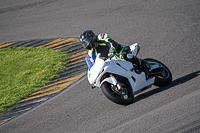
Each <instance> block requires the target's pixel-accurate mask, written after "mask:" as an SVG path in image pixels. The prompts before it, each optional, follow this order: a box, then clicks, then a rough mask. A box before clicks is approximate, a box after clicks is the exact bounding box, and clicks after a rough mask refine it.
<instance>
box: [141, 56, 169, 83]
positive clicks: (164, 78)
mask: <svg viewBox="0 0 200 133" xmlns="http://www.w3.org/2000/svg"><path fill="white" fill-rule="evenodd" d="M144 60H145V61H147V62H148V61H151V62H156V63H159V64H160V65H162V66H163V68H164V72H162V73H161V74H157V75H155V82H154V85H156V86H160V87H163V86H167V85H169V84H171V82H172V73H171V71H170V70H169V68H168V67H167V66H165V65H164V64H163V63H162V62H160V61H158V60H155V59H151V58H147V59H144Z"/></svg>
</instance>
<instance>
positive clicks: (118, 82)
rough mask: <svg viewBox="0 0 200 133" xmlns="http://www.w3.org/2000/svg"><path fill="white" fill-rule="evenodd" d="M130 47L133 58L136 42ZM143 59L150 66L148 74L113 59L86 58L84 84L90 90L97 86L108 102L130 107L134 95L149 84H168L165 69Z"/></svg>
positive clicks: (136, 47) (168, 76)
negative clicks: (86, 78)
mask: <svg viewBox="0 0 200 133" xmlns="http://www.w3.org/2000/svg"><path fill="white" fill-rule="evenodd" d="M130 48H131V52H132V54H133V55H134V56H137V54H138V52H139V46H138V45H137V43H135V44H132V45H131V46H130ZM144 60H145V61H147V62H148V63H149V65H150V66H151V68H150V70H149V71H148V72H144V71H142V68H141V66H137V65H133V64H132V63H131V62H129V61H121V60H118V57H117V56H115V57H113V58H112V59H111V60H110V59H103V58H100V54H98V55H97V56H95V55H90V56H89V55H87V56H86V63H87V65H88V73H87V77H88V81H89V83H90V84H92V85H93V88H94V87H100V88H101V90H102V92H103V94H104V95H105V96H106V97H107V98H108V99H109V100H111V101H112V102H114V103H117V104H121V105H128V104H131V103H133V101H134V95H135V94H137V93H139V92H141V91H143V90H146V89H148V88H150V87H151V86H152V85H156V86H166V85H169V84H170V83H171V81H172V74H171V72H170V70H169V69H168V68H167V66H165V65H164V64H163V63H161V62H159V61H157V60H155V59H151V58H147V59H144Z"/></svg>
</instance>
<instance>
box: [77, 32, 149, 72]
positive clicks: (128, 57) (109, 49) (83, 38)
mask: <svg viewBox="0 0 200 133" xmlns="http://www.w3.org/2000/svg"><path fill="white" fill-rule="evenodd" d="M80 42H81V43H82V44H83V46H84V48H86V49H89V52H88V55H89V56H90V57H91V58H93V57H92V54H95V55H97V53H100V54H101V57H105V58H109V59H111V58H112V57H113V56H115V55H117V56H118V58H119V59H120V60H122V61H130V62H132V63H133V64H136V65H139V66H142V68H143V71H148V70H149V69H150V66H149V64H148V63H147V62H146V61H144V60H142V59H139V58H137V57H136V56H134V55H133V54H131V52H130V47H129V46H125V45H120V44H119V43H117V42H116V41H114V40H113V39H111V38H110V36H109V35H108V34H107V33H101V34H99V35H97V36H96V35H95V33H94V32H93V31H92V30H86V31H84V32H83V33H82V34H81V35H80Z"/></svg>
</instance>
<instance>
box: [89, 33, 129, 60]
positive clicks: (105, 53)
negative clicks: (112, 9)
mask: <svg viewBox="0 0 200 133" xmlns="http://www.w3.org/2000/svg"><path fill="white" fill-rule="evenodd" d="M96 42H97V47H95V48H94V47H93V48H92V49H91V50H89V52H88V55H89V56H91V57H92V54H96V55H97V53H101V57H106V58H110V59H111V58H112V57H113V56H114V55H118V57H119V59H121V60H124V59H123V58H121V57H122V56H121V55H123V54H126V52H125V51H124V48H125V47H126V46H124V45H120V44H118V43H117V42H115V41H114V40H112V39H111V38H110V36H109V35H108V34H107V33H101V34H99V35H98V36H96Z"/></svg>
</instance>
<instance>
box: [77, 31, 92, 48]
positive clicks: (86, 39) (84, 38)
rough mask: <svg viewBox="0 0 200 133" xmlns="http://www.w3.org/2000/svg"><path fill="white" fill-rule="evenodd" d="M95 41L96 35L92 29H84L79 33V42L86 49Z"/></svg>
mask: <svg viewBox="0 0 200 133" xmlns="http://www.w3.org/2000/svg"><path fill="white" fill-rule="evenodd" d="M95 41H96V35H95V34H94V32H93V31H92V30H86V31H84V32H83V33H82V34H81V35H80V42H81V43H82V45H83V47H84V48H86V49H91V48H92V47H93V46H94V43H95Z"/></svg>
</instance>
